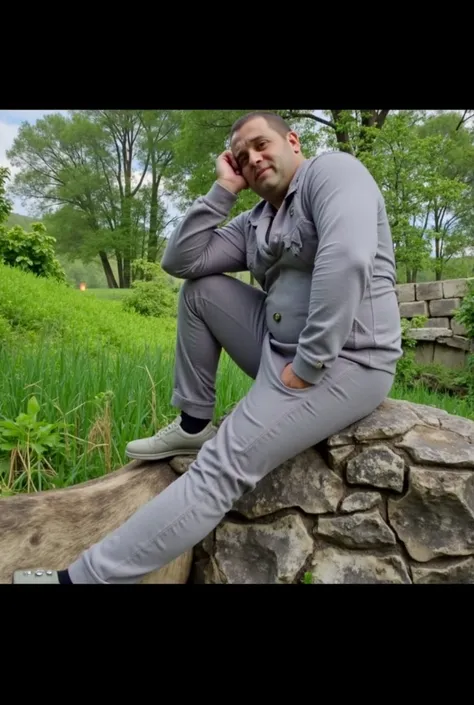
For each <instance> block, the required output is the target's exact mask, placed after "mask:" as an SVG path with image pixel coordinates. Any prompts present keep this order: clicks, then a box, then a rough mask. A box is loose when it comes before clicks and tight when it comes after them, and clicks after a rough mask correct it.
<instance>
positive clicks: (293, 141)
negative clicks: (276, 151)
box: [286, 130, 301, 154]
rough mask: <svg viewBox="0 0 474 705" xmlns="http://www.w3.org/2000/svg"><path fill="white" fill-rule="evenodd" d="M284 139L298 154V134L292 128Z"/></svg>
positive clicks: (299, 148) (299, 149)
mask: <svg viewBox="0 0 474 705" xmlns="http://www.w3.org/2000/svg"><path fill="white" fill-rule="evenodd" d="M286 139H287V140H288V142H289V143H290V145H291V146H292V147H293V150H294V152H295V153H296V154H298V152H300V151H301V144H300V138H299V137H298V134H297V133H296V132H294V131H293V130H292V131H291V132H289V133H288V134H287V136H286Z"/></svg>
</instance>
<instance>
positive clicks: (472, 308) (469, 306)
mask: <svg viewBox="0 0 474 705" xmlns="http://www.w3.org/2000/svg"><path fill="white" fill-rule="evenodd" d="M454 318H455V319H456V321H458V322H459V323H461V324H462V325H463V326H464V327H465V328H466V331H467V337H468V338H470V339H471V340H472V339H474V280H471V281H470V282H469V283H468V291H467V294H466V296H465V297H464V299H463V300H462V302H461V305H460V307H459V308H458V309H456V311H455V313H454Z"/></svg>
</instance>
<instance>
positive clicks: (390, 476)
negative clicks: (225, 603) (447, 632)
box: [170, 399, 474, 584]
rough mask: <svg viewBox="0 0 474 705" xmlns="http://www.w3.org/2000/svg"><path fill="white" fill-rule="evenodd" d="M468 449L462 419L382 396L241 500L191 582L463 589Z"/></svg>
mask: <svg viewBox="0 0 474 705" xmlns="http://www.w3.org/2000/svg"><path fill="white" fill-rule="evenodd" d="M473 442H474V422H473V421H470V420H468V419H465V418H462V417H458V416H454V415H451V414H448V413H447V412H446V411H444V410H442V409H438V408H435V407H430V406H423V405H419V404H413V403H408V402H405V401H394V400H388V399H387V400H386V401H385V402H384V403H383V404H382V405H381V406H380V407H379V408H378V409H376V410H375V411H374V412H373V413H372V414H370V415H369V416H367V417H366V418H364V419H362V420H361V421H360V422H358V423H356V424H354V425H353V426H351V427H349V428H346V429H343V430H342V431H341V432H340V433H338V434H336V435H334V436H331V437H330V438H328V439H327V442H324V443H322V444H321V445H320V446H318V447H316V448H310V449H308V450H307V451H305V452H303V453H300V454H299V455H297V456H296V457H295V458H292V459H291V460H289V461H288V462H286V463H284V464H282V465H281V466H280V467H278V468H276V469H275V470H274V471H273V472H271V473H269V474H268V475H267V476H266V477H265V478H264V479H263V480H262V481H261V482H260V483H259V484H258V485H257V487H256V488H255V489H254V490H253V491H252V492H250V493H248V494H247V495H245V496H244V497H242V498H241V499H240V500H239V501H238V502H237V503H236V504H235V506H234V507H233V510H232V511H231V512H229V514H228V515H227V516H226V517H225V518H224V520H223V521H222V522H221V523H220V524H219V526H218V527H216V529H215V531H213V532H212V533H211V534H210V535H208V536H207V537H206V538H205V539H204V541H202V542H201V543H200V545H199V546H197V547H196V550H195V557H194V569H193V575H192V582H197V583H228V584H232V583H233V584H237V583H267V584H268V583H273V584H278V583H280V584H282V583H293V584H301V583H305V582H312V583H313V584H318V583H319V584H330V583H402V584H413V583H474V444H473ZM193 459H194V458H184V457H181V458H174V459H173V460H172V461H171V463H170V465H171V466H172V467H174V466H175V465H176V464H177V463H178V464H180V465H183V466H186V465H188V464H189V463H190V462H192V460H193ZM183 469H184V468H183V467H180V471H182V470H183Z"/></svg>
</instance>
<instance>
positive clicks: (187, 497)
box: [69, 336, 393, 583]
mask: <svg viewBox="0 0 474 705" xmlns="http://www.w3.org/2000/svg"><path fill="white" fill-rule="evenodd" d="M287 362H288V358H284V357H283V356H282V355H281V354H278V353H276V352H275V351H274V350H272V349H271V347H270V344H269V340H268V336H267V337H266V338H265V341H264V345H263V350H262V359H261V364H260V368H259V371H258V374H257V378H256V380H255V383H254V385H253V386H252V388H251V389H250V391H249V393H248V394H247V395H246V396H245V397H244V398H243V399H242V400H241V401H240V402H239V404H238V405H237V406H236V408H235V409H234V410H233V412H232V413H231V414H230V415H229V416H228V417H226V419H225V421H224V422H223V424H222V425H221V426H220V428H219V431H218V433H217V435H216V436H215V437H214V438H213V439H211V440H210V441H208V442H207V443H206V444H205V445H204V446H203V447H202V449H201V450H200V452H199V454H198V456H197V458H196V460H195V461H194V462H193V463H192V464H191V466H190V468H189V470H188V471H187V473H185V474H184V475H182V476H181V477H180V478H179V479H177V480H176V481H175V482H173V483H172V484H171V485H170V486H168V487H167V488H166V489H165V490H164V491H163V492H162V493H161V494H159V495H158V496H157V497H155V498H154V499H152V500H151V501H150V502H148V503H147V504H146V505H144V506H143V507H141V508H140V509H139V510H138V511H137V512H136V513H135V514H134V515H133V516H132V517H130V519H129V520H128V521H126V522H125V523H124V524H123V526H121V527H120V528H119V529H117V530H116V531H114V532H112V533H111V534H110V535H109V536H107V537H106V538H105V539H104V540H103V541H101V542H99V543H97V544H96V545H94V546H92V547H91V548H90V549H89V550H87V551H85V552H84V553H83V554H82V556H81V557H80V558H79V559H78V560H77V561H75V562H74V563H73V564H72V565H71V566H70V568H69V572H70V575H71V579H72V581H73V582H77V583H135V582H139V581H140V580H141V579H142V577H143V576H145V575H146V574H147V573H149V572H150V571H152V570H156V569H158V568H161V567H163V566H164V565H166V564H167V563H168V562H170V561H171V560H173V559H174V558H176V557H177V556H179V555H181V554H182V553H183V552H184V551H186V550H188V549H189V548H191V547H193V546H195V545H196V544H197V543H198V542H199V541H201V540H202V539H203V538H204V537H205V536H207V535H208V534H209V533H210V532H211V531H212V530H213V529H214V528H215V527H216V526H217V524H219V523H220V521H221V520H222V519H223V518H224V516H225V514H226V513H227V512H228V511H229V510H230V509H231V508H232V506H233V504H234V503H235V502H236V501H237V500H238V499H239V498H240V497H241V496H242V495H243V494H244V493H245V492H247V491H250V490H252V489H254V487H255V486H256V485H257V483H258V482H259V481H260V480H261V479H262V478H263V477H265V475H267V473H269V472H270V471H271V470H272V469H274V468H276V467H277V466H279V465H280V464H281V463H283V462H284V461H286V460H288V459H289V458H291V457H294V456H295V455H296V454H298V453H299V452H302V451H303V450H305V449H307V448H309V447H310V446H312V445H315V444H317V443H319V442H320V441H322V440H324V439H326V438H327V437H328V436H330V435H332V434H334V433H336V432H338V431H340V430H342V429H343V428H345V427H346V426H348V425H349V424H351V423H353V422H355V421H357V420H359V419H361V418H362V417H364V416H366V415H368V414H369V413H371V412H372V411H373V410H374V409H375V408H376V407H377V406H378V405H379V404H380V403H381V402H382V401H383V400H384V399H385V397H386V396H387V394H388V393H389V391H390V388H391V385H392V382H393V376H392V375H390V374H388V373H386V372H380V371H377V370H371V369H368V368H364V367H362V366H361V365H358V364H357V363H355V362H350V361H348V360H344V359H342V358H339V359H338V360H336V362H335V364H334V366H333V367H332V369H331V370H329V371H328V372H327V374H326V375H325V376H323V377H322V378H321V379H320V381H319V382H318V383H317V384H316V385H315V386H313V387H309V388H306V389H301V390H291V389H288V388H287V387H286V386H285V385H284V384H283V383H282V382H281V379H280V375H281V372H282V370H283V367H284V366H285V364H286V363H287Z"/></svg>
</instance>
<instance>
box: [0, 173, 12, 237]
mask: <svg viewBox="0 0 474 705" xmlns="http://www.w3.org/2000/svg"><path fill="white" fill-rule="evenodd" d="M9 177H10V170H9V169H8V168H7V167H4V166H0V225H2V223H3V222H4V221H6V220H7V219H8V217H9V216H10V213H11V210H12V203H11V201H10V199H9V198H7V196H6V182H7V179H8V178H9Z"/></svg>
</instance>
